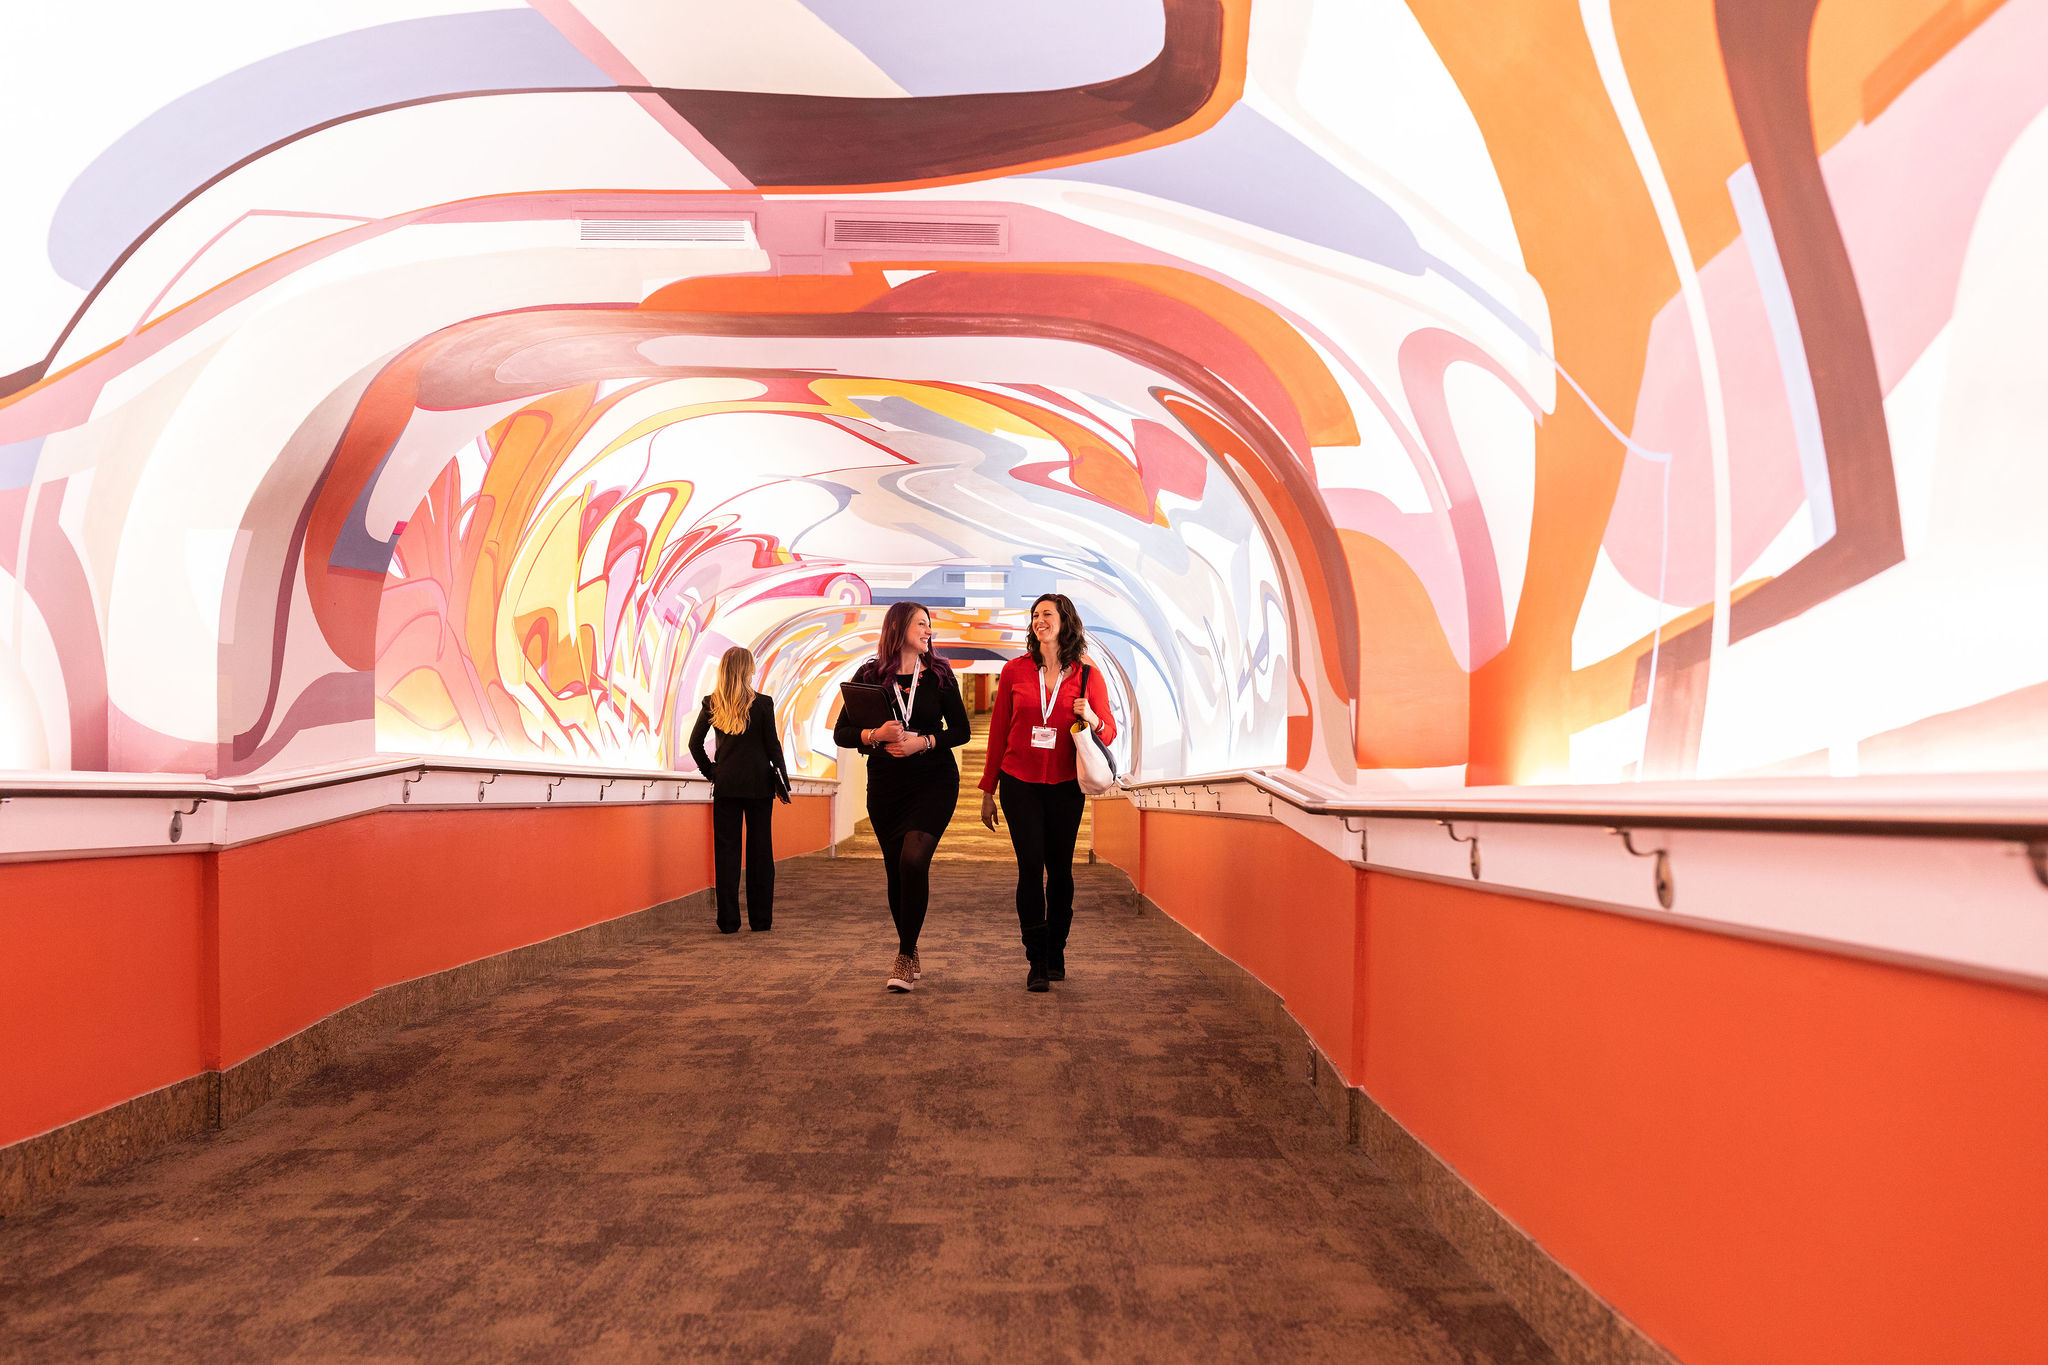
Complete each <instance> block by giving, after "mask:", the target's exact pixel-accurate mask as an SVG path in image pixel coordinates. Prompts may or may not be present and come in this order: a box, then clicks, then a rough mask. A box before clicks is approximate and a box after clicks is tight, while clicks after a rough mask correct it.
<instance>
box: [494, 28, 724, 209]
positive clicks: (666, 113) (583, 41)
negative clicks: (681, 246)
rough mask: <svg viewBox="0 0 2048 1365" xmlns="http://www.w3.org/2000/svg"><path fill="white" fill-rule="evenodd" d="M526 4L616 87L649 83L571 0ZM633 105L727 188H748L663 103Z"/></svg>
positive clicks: (652, 99) (649, 97)
mask: <svg viewBox="0 0 2048 1365" xmlns="http://www.w3.org/2000/svg"><path fill="white" fill-rule="evenodd" d="M527 4H528V6H529V7H530V8H532V9H533V10H534V11H536V12H537V13H538V14H539V15H540V16H541V17H542V18H543V19H546V20H547V21H548V22H549V23H550V24H553V25H554V26H555V31H556V32H558V33H560V34H561V35H562V36H563V37H564V38H567V39H568V40H569V42H570V43H571V45H573V46H574V47H575V48H576V50H577V51H579V52H581V53H582V54H583V55H584V56H586V57H588V58H590V60H591V63H592V64H593V65H595V66H596V67H597V69H598V70H600V71H602V72H604V74H605V75H607V76H610V77H611V78H612V80H613V81H615V82H617V83H618V84H620V85H649V84H652V82H650V81H649V80H648V79H647V77H645V76H643V75H642V74H640V68H639V67H637V66H634V65H633V63H632V62H631V60H629V59H628V58H627V56H626V54H625V53H623V52H621V51H619V50H618V48H616V47H614V46H613V45H612V40H611V39H609V38H607V37H605V36H604V32H603V30H601V29H599V28H598V27H597V25H595V24H593V23H591V22H590V21H589V20H588V19H586V18H584V17H583V12H582V11H581V10H579V9H577V8H576V6H575V4H574V3H573V0H527ZM633 102H634V103H635V104H637V105H639V106H640V107H641V109H643V110H644V111H646V114H647V116H648V117H649V118H651V119H653V120H654V121H655V122H656V123H658V124H660V125H661V126H662V128H663V129H664V130H665V131H667V133H668V135H669V136H670V137H673V138H674V139H675V140H676V141H677V142H680V143H682V144H683V146H684V147H686V148H688V149H689V151H690V154H691V155H692V156H694V157H696V158H697V160H699V161H700V162H702V163H703V164H704V168H705V169H706V170H708V171H710V172H711V173H712V174H713V175H715V176H717V177H718V178H719V180H721V181H722V182H724V183H725V185H726V186H727V187H728V188H731V189H736V190H737V189H750V188H752V186H753V182H752V181H750V180H748V179H747V178H746V177H745V176H744V175H741V174H740V172H739V168H738V167H736V166H734V165H733V164H732V162H730V161H728V160H726V158H725V153H723V152H721V151H719V150H718V148H716V147H714V146H712V145H711V142H710V140H709V139H708V138H706V137H705V136H704V135H703V134H702V133H700V132H698V131H697V130H696V128H695V127H693V126H692V125H691V124H690V122H689V121H688V120H687V119H685V118H684V117H683V116H682V115H681V114H678V113H677V112H676V111H675V109H674V108H673V107H672V106H671V105H670V104H669V102H668V101H667V100H665V99H663V98H662V97H661V96H659V95H656V94H652V93H650V92H641V93H639V94H636V95H634V96H633Z"/></svg>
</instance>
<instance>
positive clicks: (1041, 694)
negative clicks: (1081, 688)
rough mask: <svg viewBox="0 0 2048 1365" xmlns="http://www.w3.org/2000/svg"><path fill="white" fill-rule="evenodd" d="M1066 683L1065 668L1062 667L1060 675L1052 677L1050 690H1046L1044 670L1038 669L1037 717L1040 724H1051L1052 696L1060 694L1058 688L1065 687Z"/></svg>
mask: <svg viewBox="0 0 2048 1365" xmlns="http://www.w3.org/2000/svg"><path fill="white" fill-rule="evenodd" d="M1066 685H1067V670H1066V669H1064V668H1063V669H1061V670H1060V675H1059V677H1057V678H1054V679H1053V683H1052V691H1050V692H1048V691H1046V690H1045V671H1044V670H1043V669H1041V670H1039V673H1038V719H1039V721H1040V723H1042V724H1045V725H1051V724H1052V701H1053V698H1054V697H1057V696H1058V695H1059V694H1060V689H1061V688H1062V687H1065V686H1066Z"/></svg>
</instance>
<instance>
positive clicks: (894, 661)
mask: <svg viewBox="0 0 2048 1365" xmlns="http://www.w3.org/2000/svg"><path fill="white" fill-rule="evenodd" d="M919 612H923V613H924V619H925V620H926V621H927V622H929V621H930V620H931V619H932V614H931V611H930V609H929V608H927V607H926V606H925V605H924V603H922V602H897V603H895V604H894V605H892V606H891V607H890V608H889V610H888V612H887V613H885V614H884V615H883V617H882V638H881V639H879V640H877V641H875V657H874V658H872V659H869V660H868V661H867V662H866V663H864V664H862V665H861V666H860V671H859V672H858V673H856V674H855V675H854V678H855V680H856V681H858V682H880V681H882V680H883V679H884V678H893V677H895V676H896V666H897V665H898V664H899V663H900V662H902V659H903V637H904V636H906V635H908V634H909V633H910V618H911V617H913V616H915V615H917V614H918V613H919ZM924 666H925V668H926V670H927V671H929V672H930V673H931V675H932V676H933V677H935V678H937V679H938V680H939V683H940V685H941V686H949V685H951V684H952V682H953V666H952V665H951V664H949V663H947V662H946V661H945V660H944V659H943V658H941V657H940V656H939V651H938V650H937V649H935V648H934V647H933V646H932V643H931V641H930V640H926V641H925V649H924Z"/></svg>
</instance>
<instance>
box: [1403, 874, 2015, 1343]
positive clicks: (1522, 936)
mask: <svg viewBox="0 0 2048 1365" xmlns="http://www.w3.org/2000/svg"><path fill="white" fill-rule="evenodd" d="M1366 904H1367V926H1368V939H1369V942H1368V948H1367V961H1368V963H1369V964H1370V971H1369V973H1368V976H1367V980H1366V988H1365V991H1364V998H1365V1001H1366V1007H1367V1019H1366V1038H1367V1047H1366V1067H1365V1078H1364V1083H1365V1088H1366V1089H1367V1090H1368V1091H1369V1092H1370V1093H1371V1094H1372V1095H1373V1096H1374V1098H1376V1099H1378V1100H1379V1101H1380V1103H1381V1104H1383V1105H1384V1106H1386V1108H1387V1109H1388V1110H1389V1111H1390V1112H1391V1113H1393V1114H1394V1115H1395V1116H1396V1117H1397V1118H1399V1119H1400V1120H1401V1122H1402V1123H1403V1124H1404V1125H1405V1126H1406V1127H1407V1128H1408V1129H1409V1131H1411V1132H1412V1133H1414V1134H1415V1135H1416V1136H1417V1137H1418V1138H1420V1139H1421V1140H1422V1141H1423V1142H1425V1143H1427V1144H1428V1145H1429V1146H1430V1147H1431V1149H1432V1150H1434V1151H1435V1152H1436V1153H1437V1154H1438V1155H1439V1156H1441V1157H1443V1158H1444V1159H1445V1160H1447V1161H1449V1162H1450V1163H1451V1164H1452V1165H1453V1166H1455V1167H1457V1169H1458V1170H1459V1171H1460V1172H1461V1173H1462V1174H1463V1175H1464V1176H1465V1178H1466V1179H1468V1180H1470V1181H1471V1182H1472V1183H1473V1185H1475V1186H1476V1187H1477V1188H1478V1189H1479V1191H1480V1192H1481V1193H1483V1194H1484V1195H1486V1196H1487V1198H1488V1199H1489V1200H1491V1201H1492V1202H1493V1203H1494V1204H1495V1205H1496V1206H1498V1207H1499V1208H1501V1209H1502V1210H1504V1211H1505V1212H1507V1214H1508V1215H1509V1216H1510V1217H1512V1218H1513V1219H1514V1220H1515V1221H1516V1222H1517V1223H1519V1224H1520V1225H1521V1226H1522V1227H1523V1228H1524V1229H1526V1230H1527V1231H1528V1232H1530V1233H1531V1234H1532V1235H1533V1236H1535V1238H1536V1239H1537V1240H1538V1241H1540V1242H1541V1243H1543V1245H1544V1246H1545V1248H1546V1249H1548V1250H1549V1251H1550V1252H1551V1253H1552V1254H1553V1255H1555V1256H1557V1257H1558V1259H1560V1260H1561V1261H1563V1262H1564V1263H1565V1264H1566V1265H1568V1266H1570V1267H1571V1268H1572V1269H1573V1270H1575V1271H1577V1272H1578V1273H1579V1274H1580V1276H1582V1277H1583V1278H1584V1279H1585V1280H1586V1281H1587V1283H1589V1284H1591V1285H1592V1286H1593V1287H1594V1288H1596V1289H1597V1290H1599V1291H1600V1292H1601V1293H1602V1294H1603V1295H1605V1296H1606V1297H1607V1298H1608V1299H1609V1300H1610V1301H1611V1302H1613V1303H1615V1304H1616V1305H1618V1306H1620V1307H1621V1308H1622V1309H1623V1311H1625V1312H1627V1313H1628V1314H1629V1315H1630V1316H1631V1317H1632V1318H1633V1319H1634V1320H1635V1321H1636V1322H1637V1323H1638V1324H1639V1325H1640V1326H1642V1327H1643V1328H1644V1329H1645V1330H1646V1331H1648V1332H1650V1333H1651V1334H1652V1335H1653V1336H1655V1337H1657V1338H1658V1339H1659V1340H1660V1341H1662V1342H1664V1343H1665V1344H1666V1345H1667V1346H1669V1347H1670V1348H1671V1349H1672V1350H1673V1351H1674V1352H1675V1353H1676V1354H1677V1355H1678V1356H1679V1357H1680V1358H1681V1359H1683V1360H1686V1361H1688V1362H1694V1363H1695V1365H1711V1363H1712V1362H1738V1361H1739V1362H1777V1361H1782V1362H1786V1365H1793V1363H1794V1362H1798V1363H1799V1365H1816V1363H1817V1362H1823V1361H1842V1362H1859V1363H1860V1362H1875V1361H1937V1360H1939V1361H1948V1360H1958V1361H1960V1360H1969V1361H1986V1362H1988V1361H2015V1362H2017V1361H2027V1360H2042V1359H2048V1293H2043V1292H2042V1291H2043V1286H2044V1284H2048V1279H2044V1266H2048V1259H2044V1253H2043V1250H2042V1248H2043V1246H2044V1244H2048V1241H2044V1239H2048V996H2043V995H2037V994H2032V993H2029V992H2024V991H2018V990H2011V989H2006V988H2002V987H1997V986H1989V985H1983V984H1978V983H1975V982H1968V981H1961V980H1957V979H1953V978H1949V977H1943V976H1937V975H1933V974H1930V973H1926V972H1915V971H1910V970H1906V969H1903V968H1898V967H1890V966H1883V965H1879V964H1875V963H1869V962H1863V961H1859V960H1856V959H1852V958H1845V957H1836V956H1833V955H1831V954H1826V953H1813V952H1802V951H1799V950H1796V949H1790V948H1781V947H1776V946H1772V945H1768V944H1760V943H1754V942H1749V941H1745V940H1741V939H1734V938H1723V937H1720V936H1717V935H1712V934H1702V933H1697V932H1693V931H1689V930H1685V929H1679V928H1675V927H1672V926H1667V925H1660V924H1653V923H1647V922H1644V921H1641V920H1635V919H1630V918H1627V917H1624V916H1619V915H1604V914H1599V913H1597V912H1594V911H1587V910H1577V909H1572V908H1569V907H1563V906H1557V905H1550V904H1546V903H1543V902H1538V901H1530V900H1522V899H1517V898H1513V897H1508V896H1495V895H1486V894H1480V893H1475V892H1471V891H1466V890H1463V889H1460V888H1456V887H1448V886H1442V885H1438V884H1434V883H1429V882H1420V881H1415V880H1411V879H1407V878H1401V877H1392V876H1381V875H1377V874H1375V875H1371V876H1369V877H1368V879H1367V892H1366Z"/></svg>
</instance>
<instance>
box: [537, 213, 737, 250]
mask: <svg viewBox="0 0 2048 1365" xmlns="http://www.w3.org/2000/svg"><path fill="white" fill-rule="evenodd" d="M576 237H577V240H578V241H580V242H581V243H582V244H583V245H585V246H743V247H750V246H753V245H754V224H753V221H752V220H751V219H747V218H579V219H577V220H576Z"/></svg>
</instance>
